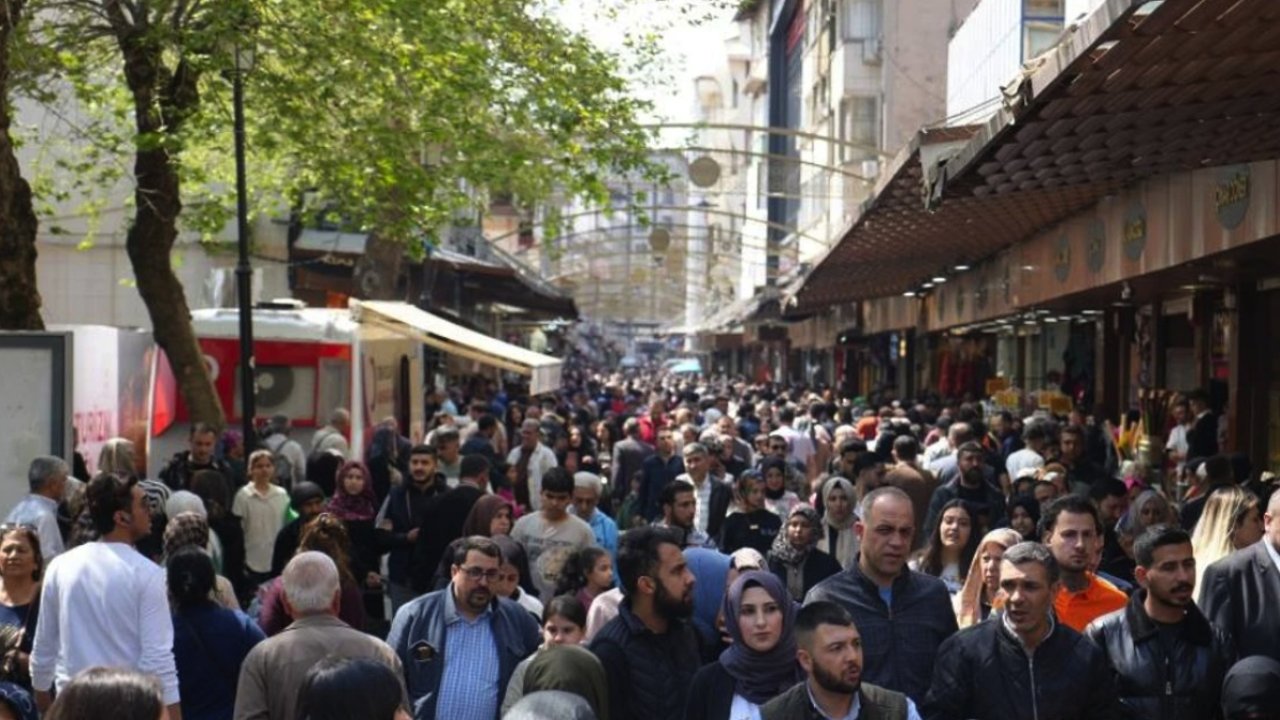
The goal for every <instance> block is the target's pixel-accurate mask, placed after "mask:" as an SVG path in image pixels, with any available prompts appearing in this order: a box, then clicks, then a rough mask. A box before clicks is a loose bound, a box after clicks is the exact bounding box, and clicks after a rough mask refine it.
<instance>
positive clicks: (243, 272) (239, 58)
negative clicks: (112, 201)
mask: <svg viewBox="0 0 1280 720" xmlns="http://www.w3.org/2000/svg"><path fill="white" fill-rule="evenodd" d="M252 66H253V51H252V50H250V49H247V48H245V47H243V46H241V45H240V44H237V45H236V47H235V68H234V69H233V70H232V72H231V103H232V106H233V108H234V110H233V112H234V124H235V153H236V229H237V242H238V245H239V251H240V259H239V261H238V262H237V263H236V295H237V298H238V305H239V308H240V420H241V423H242V431H243V432H244V449H245V455H246V456H247V455H248V454H249V453H250V452H252V451H253V450H254V449H256V448H257V446H258V442H257V431H256V430H255V429H254V425H253V419H254V415H255V414H256V407H255V398H254V393H255V391H256V389H257V379H256V377H255V375H254V369H253V290H252V285H253V269H252V268H251V267H249V191H248V182H247V180H246V179H245V174H246V173H245V157H244V156H245V150H244V145H245V142H244V75H245V73H247V72H249V70H250V69H251V68H252Z"/></svg>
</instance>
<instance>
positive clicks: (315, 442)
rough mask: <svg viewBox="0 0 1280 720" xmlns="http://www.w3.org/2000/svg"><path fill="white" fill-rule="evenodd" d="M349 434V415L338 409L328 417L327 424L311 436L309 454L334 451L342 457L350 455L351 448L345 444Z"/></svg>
mask: <svg viewBox="0 0 1280 720" xmlns="http://www.w3.org/2000/svg"><path fill="white" fill-rule="evenodd" d="M349 432H351V413H349V412H347V411H346V410H343V409H342V408H338V409H337V410H334V411H333V412H332V413H331V414H330V415H329V424H328V425H325V426H324V427H322V428H320V429H319V430H317V431H316V434H315V435H312V436H311V454H312V455H319V454H320V453H324V452H328V451H330V450H336V451H337V452H339V453H342V457H344V458H345V457H347V456H349V455H350V454H351V446H350V444H348V443H347V437H346V436H347V433H349Z"/></svg>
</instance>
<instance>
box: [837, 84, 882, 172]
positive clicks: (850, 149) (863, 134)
mask: <svg viewBox="0 0 1280 720" xmlns="http://www.w3.org/2000/svg"><path fill="white" fill-rule="evenodd" d="M840 139H841V140H843V141H845V142H847V143H853V145H843V146H841V152H840V159H841V160H842V161H843V162H852V161H854V160H862V159H865V158H874V157H875V155H876V149H878V148H879V147H880V101H879V99H878V98H874V97H850V98H845V99H844V100H842V101H840ZM858 146H861V147H858Z"/></svg>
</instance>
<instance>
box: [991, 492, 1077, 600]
mask: <svg viewBox="0 0 1280 720" xmlns="http://www.w3.org/2000/svg"><path fill="white" fill-rule="evenodd" d="M1090 507H1092V505H1090ZM1004 562H1007V563H1012V564H1014V565H1022V564H1023V563H1029V562H1033V563H1038V564H1039V565H1040V566H1041V567H1043V568H1044V571H1045V576H1046V577H1047V578H1048V580H1049V584H1050V585H1052V584H1054V583H1056V582H1058V576H1059V570H1058V561H1057V559H1056V558H1054V557H1053V553H1052V552H1050V551H1049V548H1047V547H1045V546H1044V545H1041V544H1040V543H1038V542H1035V541H1034V540H1023V541H1022V542H1020V543H1018V544H1017V545H1014V546H1013V547H1011V548H1009V549H1008V550H1005V551H1004Z"/></svg>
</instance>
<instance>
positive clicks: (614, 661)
mask: <svg viewBox="0 0 1280 720" xmlns="http://www.w3.org/2000/svg"><path fill="white" fill-rule="evenodd" d="M618 569H619V571H620V573H621V575H622V591H623V595H624V598H623V601H622V604H621V605H619V606H618V616H617V617H615V618H614V619H612V620H610V621H609V623H608V624H607V625H605V626H604V627H603V628H601V629H600V632H599V633H597V634H596V636H595V638H594V639H593V640H592V641H591V648H590V649H591V652H593V653H595V655H596V657H598V658H599V659H600V664H601V665H603V666H604V672H605V677H606V678H607V679H608V682H609V716H610V717H611V718H613V720H651V719H652V718H663V719H664V720H682V718H683V717H684V710H685V702H686V700H687V697H688V693H689V684H690V682H691V681H692V679H693V674H694V672H696V671H697V669H698V666H699V665H700V663H701V661H700V658H701V653H700V650H699V646H698V635H697V632H696V631H695V630H694V629H693V626H692V625H690V624H689V623H688V622H687V620H688V618H689V617H690V616H691V615H692V614H693V585H694V577H693V573H692V572H691V571H690V570H689V565H688V563H687V562H685V559H684V553H682V552H680V538H679V537H678V536H677V534H676V533H675V532H674V531H672V530H669V529H666V528H659V527H652V526H651V527H642V528H637V529H635V530H629V531H627V532H626V533H624V534H623V535H622V538H621V539H620V540H619V542H618Z"/></svg>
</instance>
